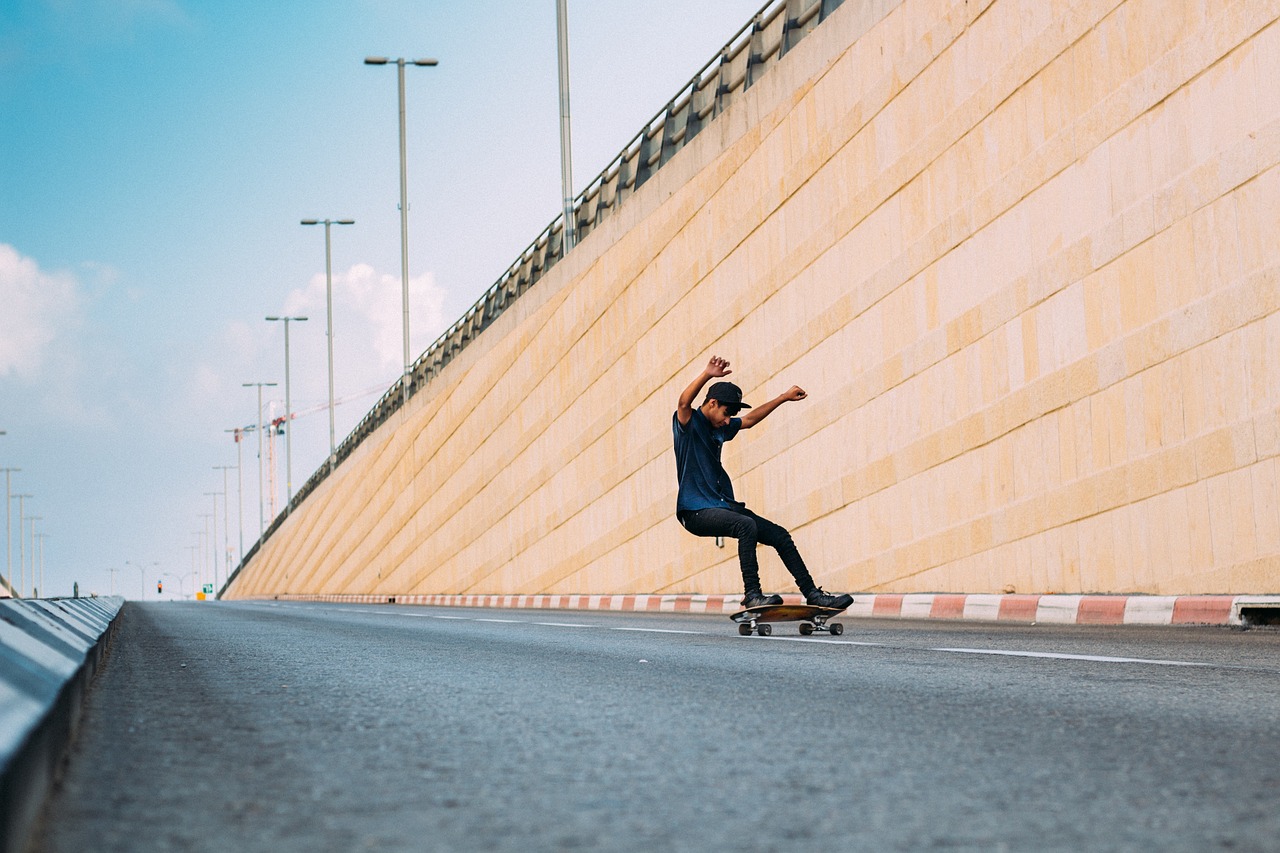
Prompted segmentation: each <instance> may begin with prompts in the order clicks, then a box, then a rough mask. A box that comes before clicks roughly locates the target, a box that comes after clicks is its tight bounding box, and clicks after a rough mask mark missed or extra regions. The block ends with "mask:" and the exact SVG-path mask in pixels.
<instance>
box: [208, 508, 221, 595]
mask: <svg viewBox="0 0 1280 853" xmlns="http://www.w3.org/2000/svg"><path fill="white" fill-rule="evenodd" d="M205 494H206V495H212V496H213V515H211V516H210V518H211V519H212V520H213V535H211V536H210V537H209V556H210V557H212V558H213V588H214V589H217V588H218V495H221V494H223V493H222V492H205Z"/></svg>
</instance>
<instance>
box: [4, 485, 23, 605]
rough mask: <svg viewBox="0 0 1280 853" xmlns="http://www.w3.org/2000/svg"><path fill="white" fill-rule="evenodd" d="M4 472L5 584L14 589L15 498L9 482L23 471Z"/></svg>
mask: <svg viewBox="0 0 1280 853" xmlns="http://www.w3.org/2000/svg"><path fill="white" fill-rule="evenodd" d="M0 471H4V563H5V574H4V580H5V583H7V584H9V587H10V588H11V589H12V588H13V514H12V510H11V509H10V503H11V501H12V500H13V498H14V495H13V494H12V491H13V489H12V486H11V483H10V480H9V477H10V475H12V474H17V473H20V472H21V471H22V469H21V468H0Z"/></svg>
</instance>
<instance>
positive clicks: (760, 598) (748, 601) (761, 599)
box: [742, 590, 853, 608]
mask: <svg viewBox="0 0 1280 853" xmlns="http://www.w3.org/2000/svg"><path fill="white" fill-rule="evenodd" d="M852 600H853V599H850V601H852ZM781 603H782V596H780V595H765V594H764V593H763V592H760V591H759V590H756V591H754V592H748V593H747V594H746V595H744V596H743V597H742V606H743V607H747V608H750V607H764V606H765V605H767V604H781Z"/></svg>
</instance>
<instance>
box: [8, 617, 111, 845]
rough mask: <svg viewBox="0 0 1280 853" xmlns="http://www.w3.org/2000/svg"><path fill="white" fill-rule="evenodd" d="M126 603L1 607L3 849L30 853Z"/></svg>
mask: <svg viewBox="0 0 1280 853" xmlns="http://www.w3.org/2000/svg"><path fill="white" fill-rule="evenodd" d="M123 603H124V599H122V598H119V597H111V598H78V599H50V600H29V601H28V600H13V599H11V600H5V601H0V850H2V851H10V850H13V851H18V850H22V849H23V846H24V841H25V839H26V837H27V834H28V832H29V831H30V828H31V824H32V822H33V821H34V820H35V818H36V817H37V816H38V814H39V811H40V806H41V805H42V804H43V802H44V799H45V796H46V795H47V794H48V792H49V789H50V787H51V786H52V784H53V780H54V775H55V773H56V771H57V768H58V763H59V762H60V761H61V760H62V756H63V753H64V752H65V751H66V748H67V746H68V744H70V742H71V739H72V737H73V736H74V734H75V731H76V727H77V724H78V721H79V717H80V705H81V702H82V700H83V698H84V693H85V691H86V689H87V688H88V686H89V682H90V681H91V680H92V679H93V674H94V672H95V671H96V670H97V667H98V663H99V661H100V659H101V657H102V655H103V653H104V651H105V650H106V646H107V643H108V641H109V639H110V631H111V626H112V624H113V622H114V620H115V618H116V616H117V615H118V613H119V612H120V608H121V606H122V605H123Z"/></svg>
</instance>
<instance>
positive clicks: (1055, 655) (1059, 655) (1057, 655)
mask: <svg viewBox="0 0 1280 853" xmlns="http://www.w3.org/2000/svg"><path fill="white" fill-rule="evenodd" d="M929 651H931V652H954V653H956V654H962V655H1003V656H1005V657H1017V658H1049V659H1051V660H1083V661H1091V662H1093V663H1147V664H1155V665H1157V666H1208V667H1212V666H1216V664H1212V663H1196V662H1194V661H1185V660H1158V659H1153V658H1121V657H1111V656H1109V655H1071V654H1066V653H1064V652H1016V651H1005V650H1002V649H929Z"/></svg>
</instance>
